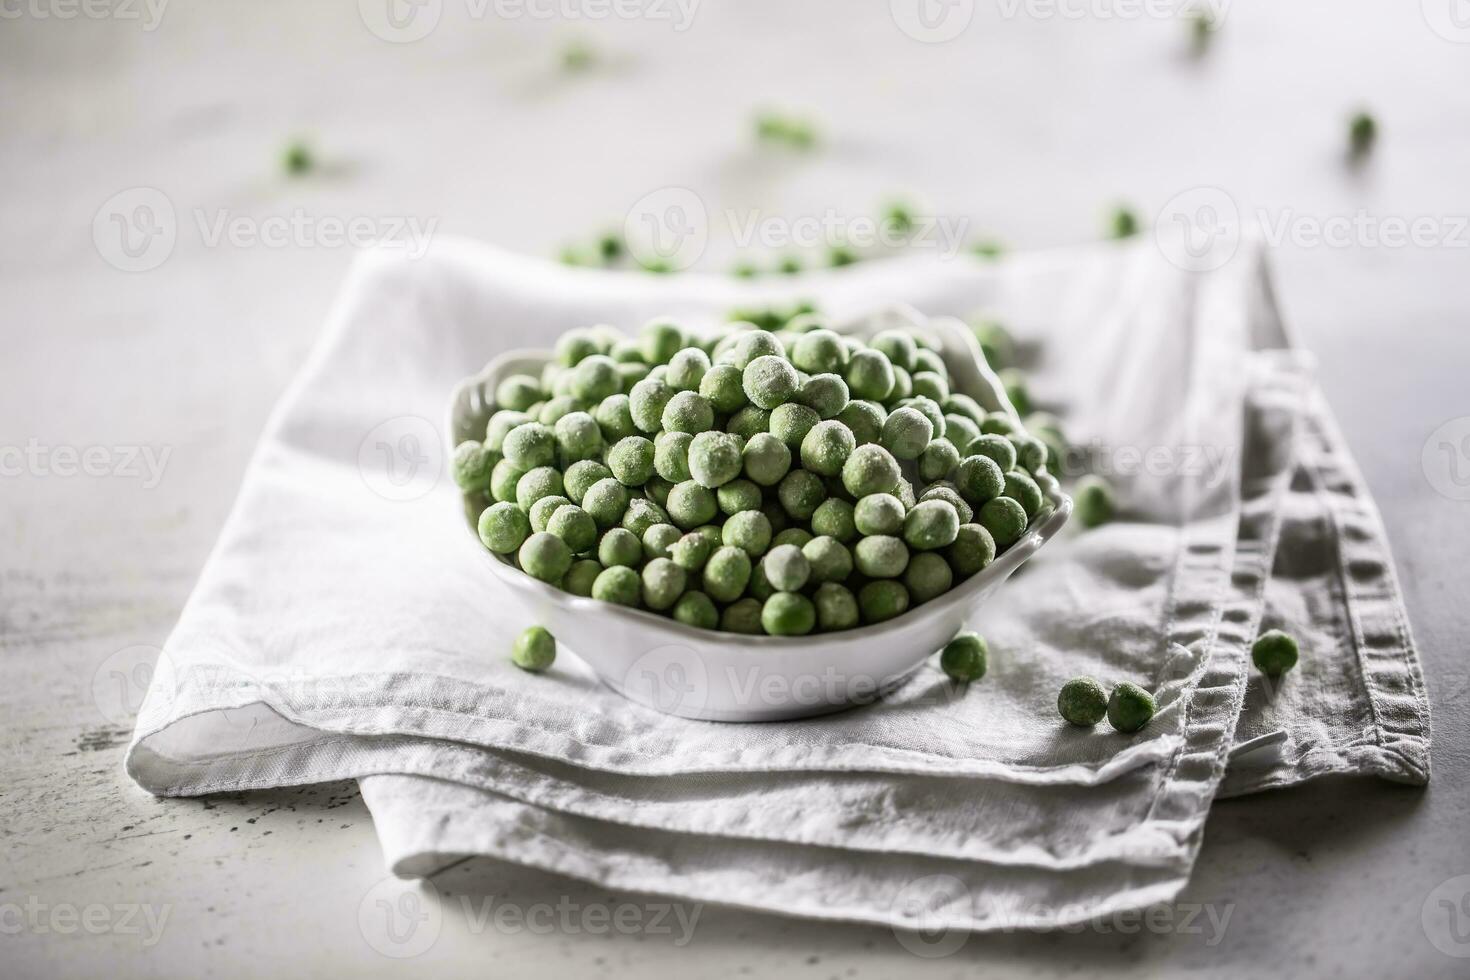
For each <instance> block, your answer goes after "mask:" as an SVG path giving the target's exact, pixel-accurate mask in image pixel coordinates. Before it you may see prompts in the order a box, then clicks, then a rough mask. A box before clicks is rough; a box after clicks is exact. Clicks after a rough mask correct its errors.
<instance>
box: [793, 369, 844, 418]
mask: <svg viewBox="0 0 1470 980" xmlns="http://www.w3.org/2000/svg"><path fill="white" fill-rule="evenodd" d="M796 400H797V401H799V402H801V404H803V405H805V406H807V407H808V408H810V409H812V410H813V411H815V412H816V413H817V415H819V416H821V417H822V418H824V419H835V418H837V417H838V416H839V415H841V414H842V410H843V409H844V408H846V407H847V402H848V394H847V382H846V381H843V380H842V377H841V375H837V374H814V375H812V376H811V377H809V378H807V379H806V381H805V382H804V383H803V384H802V386H801V390H800V391H799V392H797V395H796Z"/></svg>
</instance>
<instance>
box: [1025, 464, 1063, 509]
mask: <svg viewBox="0 0 1470 980" xmlns="http://www.w3.org/2000/svg"><path fill="white" fill-rule="evenodd" d="M1032 479H1033V480H1035V481H1036V485H1037V486H1038V487H1040V488H1041V494H1042V496H1043V497H1048V498H1050V497H1053V496H1055V495H1057V494H1059V493H1061V492H1062V485H1061V484H1060V483H1058V482H1057V478H1056V477H1054V476H1052V475H1051V474H1050V473H1048V472H1047V471H1046V470H1042V471H1041V472H1039V473H1036V474H1035V475H1033V476H1032ZM1050 504H1051V501H1050V500H1048V501H1047V503H1046V505H1044V506H1050Z"/></svg>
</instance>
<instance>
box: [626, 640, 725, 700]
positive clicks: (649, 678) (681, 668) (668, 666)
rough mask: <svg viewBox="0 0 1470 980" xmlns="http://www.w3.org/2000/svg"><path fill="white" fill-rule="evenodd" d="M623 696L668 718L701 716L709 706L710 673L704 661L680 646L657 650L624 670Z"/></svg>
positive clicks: (657, 648) (674, 644)
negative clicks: (673, 716)
mask: <svg viewBox="0 0 1470 980" xmlns="http://www.w3.org/2000/svg"><path fill="white" fill-rule="evenodd" d="M619 687H620V689H621V691H622V693H623V694H624V695H625V696H626V697H628V698H629V699H631V700H633V701H637V702H638V703H639V704H643V705H647V706H649V707H651V708H654V709H656V710H657V711H660V712H662V713H663V714H665V715H682V716H685V717H689V716H697V715H699V714H700V713H701V712H702V711H703V710H704V709H705V708H706V707H707V706H708V704H709V696H710V687H709V670H708V668H707V667H706V666H705V663H704V659H703V658H702V657H700V656H699V654H697V653H695V652H694V651H693V650H691V649H690V648H689V647H686V646H680V645H679V644H677V643H672V644H668V645H666V646H661V647H655V648H654V649H652V650H649V651H648V652H646V653H644V654H643V655H642V656H640V657H639V658H638V659H637V660H635V661H633V663H632V664H631V665H629V667H628V669H627V670H626V671H624V673H623V676H622V678H621V682H620V685H619Z"/></svg>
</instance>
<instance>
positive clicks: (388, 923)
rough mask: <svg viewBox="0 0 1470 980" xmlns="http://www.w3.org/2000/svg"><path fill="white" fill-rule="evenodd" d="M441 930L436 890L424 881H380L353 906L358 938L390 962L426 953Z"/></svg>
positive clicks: (397, 879)
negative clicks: (390, 959) (355, 914)
mask: <svg viewBox="0 0 1470 980" xmlns="http://www.w3.org/2000/svg"><path fill="white" fill-rule="evenodd" d="M443 928H444V910H443V908H442V906H441V903H440V901H439V889H437V888H435V887H434V883H433V882H432V881H429V880H428V879H427V878H422V879H419V878H384V879H383V880H382V881H380V882H378V883H377V884H376V885H374V886H373V887H372V888H370V889H368V892H367V894H366V895H364V896H363V897H362V901H361V902H359V903H358V904H357V929H358V931H359V932H360V933H362V938H363V939H365V940H366V941H367V944H368V945H369V946H371V947H372V948H373V949H374V950H376V951H377V952H379V953H382V954H383V955H384V956H391V957H393V958H394V959H411V958H413V957H415V956H421V955H422V954H424V953H426V952H428V951H429V949H430V948H432V947H433V945H434V944H435V943H436V942H438V941H439V932H440V931H441V930H442V929H443Z"/></svg>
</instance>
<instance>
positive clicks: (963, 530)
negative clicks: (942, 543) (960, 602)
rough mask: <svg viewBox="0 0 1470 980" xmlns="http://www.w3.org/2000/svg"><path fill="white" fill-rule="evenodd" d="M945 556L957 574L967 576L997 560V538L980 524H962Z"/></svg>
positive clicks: (961, 576) (962, 576)
mask: <svg viewBox="0 0 1470 980" xmlns="http://www.w3.org/2000/svg"><path fill="white" fill-rule="evenodd" d="M945 557H947V558H948V559H949V565H950V567H951V568H953V569H954V572H955V574H956V575H958V576H959V577H960V578H967V577H969V576H971V575H974V574H975V573H976V572H978V571H980V569H982V568H984V567H985V566H986V565H989V564H990V563H991V562H992V561H994V560H995V539H994V538H992V537H991V536H990V532H989V531H987V530H986V529H985V528H983V527H981V526H980V525H979V524H961V525H960V529H959V533H958V534H956V535H955V540H954V544H952V545H950V546H949V548H948V549H946V551H945Z"/></svg>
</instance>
